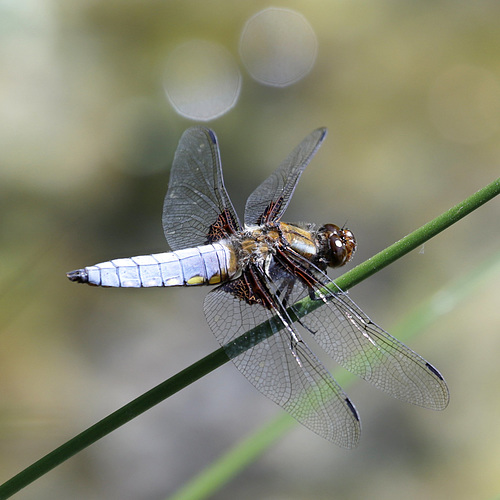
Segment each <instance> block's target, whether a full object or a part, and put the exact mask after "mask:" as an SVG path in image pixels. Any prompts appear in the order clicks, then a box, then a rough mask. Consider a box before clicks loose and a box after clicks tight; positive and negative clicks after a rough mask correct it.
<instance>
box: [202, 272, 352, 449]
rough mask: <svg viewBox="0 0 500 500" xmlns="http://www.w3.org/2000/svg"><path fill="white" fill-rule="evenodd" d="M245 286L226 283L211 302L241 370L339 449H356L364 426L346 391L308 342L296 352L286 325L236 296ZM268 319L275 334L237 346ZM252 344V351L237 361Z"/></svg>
mask: <svg viewBox="0 0 500 500" xmlns="http://www.w3.org/2000/svg"><path fill="white" fill-rule="evenodd" d="M239 279H240V280H241V279H242V278H239ZM236 281H237V280H236ZM239 286H241V287H244V286H245V285H244V283H242V282H240V283H237V282H236V283H235V282H230V283H227V284H224V285H221V286H219V287H218V288H216V289H214V290H212V291H211V292H210V293H209V294H208V295H207V297H206V299H205V314H206V317H207V321H208V324H209V325H210V328H211V329H212V331H213V333H214V335H215V336H216V338H217V340H218V341H219V343H220V344H221V345H222V346H223V347H225V349H226V352H227V354H228V356H229V357H231V358H232V361H233V363H234V364H235V365H236V368H238V370H239V371H240V372H241V373H242V374H243V375H244V376H245V377H246V378H247V379H248V380H249V381H250V382H251V383H252V384H253V385H254V386H255V387H256V388H257V389H258V390H259V391H260V392H261V393H262V394H264V395H265V396H267V397H268V398H270V399H271V400H273V401H274V402H275V403H277V404H278V405H279V406H281V407H282V408H283V409H284V410H286V411H287V412H288V413H290V414H291V415H292V416H293V417H294V418H296V419H297V420H298V421H299V422H301V423H302V424H303V425H305V426H306V427H308V428H309V429H311V430H312V431H314V432H316V433H317V434H319V435H320V436H322V437H324V438H326V439H328V440H330V441H332V442H334V443H335V444H337V445H339V446H342V447H345V448H352V447H354V446H356V444H357V442H358V440H359V435H360V432H361V426H360V423H359V419H358V417H357V413H356V410H355V409H354V407H353V406H352V403H350V401H349V399H348V398H347V396H346V395H345V394H344V392H343V391H342V389H341V387H340V386H339V385H338V384H337V382H336V381H335V380H334V379H333V377H332V376H331V375H330V373H329V372H328V371H327V370H326V369H325V368H324V367H323V365H322V364H321V363H320V362H319V360H318V359H317V358H316V357H315V356H314V354H313V353H312V352H311V351H310V349H309V348H308V347H307V345H306V344H305V343H304V342H303V341H300V342H299V343H298V344H297V345H296V346H295V354H294V353H292V350H291V337H290V334H289V333H288V332H287V331H286V330H285V329H283V324H282V323H281V321H280V320H279V319H278V318H277V317H276V316H274V318H273V314H272V313H271V312H270V311H269V310H267V309H266V308H264V307H263V306H262V305H260V304H258V303H249V302H247V301H246V300H244V299H242V298H239V297H238V296H237V295H235V290H236V289H238V287H239ZM249 295H251V294H249ZM249 295H247V298H248V296H249ZM268 320H271V321H270V327H271V328H272V329H273V332H274V334H273V335H272V336H270V337H267V338H264V337H265V334H264V333H263V330H262V329H260V330H258V331H254V332H253V333H252V334H251V335H246V336H245V337H243V338H241V339H240V340H239V341H236V342H232V341H234V340H235V339H238V338H239V337H241V336H242V335H243V334H245V333H246V332H247V331H248V330H251V329H253V328H255V327H256V326H257V325H260V324H261V323H264V322H266V321H268ZM296 335H297V338H298V334H297V333H296ZM263 338H264V340H262V339H263ZM228 344H229V345H228ZM248 346H250V347H249V349H247V350H245V351H244V352H242V353H241V354H239V355H236V357H234V356H235V353H237V352H239V350H240V349H241V348H242V347H248ZM298 360H300V364H299V362H298Z"/></svg>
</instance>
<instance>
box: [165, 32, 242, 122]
mask: <svg viewBox="0 0 500 500" xmlns="http://www.w3.org/2000/svg"><path fill="white" fill-rule="evenodd" d="M163 84H164V88H165V92H166V94H167V99H168V100H169V102H170V104H171V105H172V106H173V108H174V109H175V110H176V111H177V113H179V114H180V115H182V116H184V117H186V118H190V119H192V120H197V121H208V120H213V119H214V118H217V117H219V116H221V115H223V114H225V113H227V112H228V111H229V110H230V109H231V108H232V107H233V106H234V105H235V104H236V102H237V101H238V97H239V94H240V89H241V74H240V71H239V69H238V66H237V64H236V62H235V61H234V58H233V57H232V55H231V54H230V53H229V51H228V50H227V49H226V48H224V47H223V46H222V45H220V44H218V43H214V42H208V41H205V40H190V41H189V42H186V43H183V44H181V45H179V46H177V47H176V48H175V49H174V50H173V51H172V52H171V53H170V55H169V57H168V59H167V64H166V70H165V74H164V79H163Z"/></svg>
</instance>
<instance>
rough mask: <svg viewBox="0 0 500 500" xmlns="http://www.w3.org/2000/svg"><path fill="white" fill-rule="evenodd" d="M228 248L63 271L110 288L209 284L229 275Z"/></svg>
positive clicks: (189, 250) (218, 246)
mask: <svg viewBox="0 0 500 500" xmlns="http://www.w3.org/2000/svg"><path fill="white" fill-rule="evenodd" d="M231 256H232V250H231V249H230V248H229V247H227V246H226V245H223V244H221V243H215V244H213V245H204V246H199V247H195V248H186V249H183V250H177V251H175V252H165V253H157V254H153V255H140V256H137V257H130V258H126V259H114V260H110V261H108V262H102V263H100V264H96V265H95V266H89V267H85V268H84V269H78V270H76V271H71V272H69V273H67V276H68V278H69V279H70V280H71V281H76V282H78V283H88V284H89V285H96V286H110V287H131V288H138V287H152V286H184V285H213V284H217V283H220V282H222V281H225V280H226V279H229V278H231V277H232V276H233V275H234V273H235V271H236V270H235V269H231V267H234V266H231V264H230V263H231V262H234V259H231Z"/></svg>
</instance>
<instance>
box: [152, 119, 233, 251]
mask: <svg viewBox="0 0 500 500" xmlns="http://www.w3.org/2000/svg"><path fill="white" fill-rule="evenodd" d="M162 221H163V230H164V232H165V237H166V238H167V241H168V244H169V245H170V247H171V249H172V250H179V249H181V248H187V247H193V246H198V245H205V244H207V243H212V242H213V241H217V240H218V239H221V238H224V237H225V236H227V234H230V233H232V232H235V231H238V230H239V229H240V222H239V220H238V216H237V215H236V212H235V211H234V208H233V205H232V203H231V200H230V199H229V196H228V194H227V191H226V188H225V187H224V180H223V177H222V167H221V161H220V154H219V146H218V144H217V137H216V135H215V133H214V132H213V131H212V130H209V129H207V128H204V127H192V128H189V129H187V130H186V131H185V132H184V134H182V137H181V139H180V141H179V145H178V146H177V150H176V152H175V156H174V161H173V163H172V170H171V172H170V182H169V186H168V191H167V195H166V197H165V202H164V205H163V218H162Z"/></svg>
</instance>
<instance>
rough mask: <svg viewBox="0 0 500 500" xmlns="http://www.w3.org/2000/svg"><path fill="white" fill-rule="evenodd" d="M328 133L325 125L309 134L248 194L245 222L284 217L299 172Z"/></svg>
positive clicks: (270, 220) (274, 219) (273, 219)
mask: <svg viewBox="0 0 500 500" xmlns="http://www.w3.org/2000/svg"><path fill="white" fill-rule="evenodd" d="M325 137H326V128H319V129H317V130H315V131H314V132H312V133H311V134H309V135H308V136H307V137H306V138H305V139H304V140H303V141H302V142H301V143H300V144H299V145H298V146H297V147H296V148H295V149H294V150H293V151H292V152H291V153H290V155H289V156H288V157H287V158H286V160H285V161H283V162H282V163H281V165H280V166H279V167H278V168H277V169H276V170H275V171H274V173H273V174H271V175H270V176H269V177H268V178H267V179H266V180H265V181H264V182H263V183H262V184H261V185H260V186H259V187H258V188H257V189H256V190H255V191H254V192H253V193H252V194H251V195H250V196H249V198H248V200H247V202H246V207H245V224H247V225H254V224H263V223H264V222H273V221H277V220H279V219H280V218H281V216H282V215H283V213H284V212H285V210H286V208H287V206H288V204H289V202H290V198H291V196H292V194H293V192H294V191H295V187H296V186H297V182H298V181H299V178H300V175H301V174H302V172H303V171H304V169H305V168H306V167H307V165H308V164H309V162H310V161H311V159H312V157H313V156H314V154H315V153H316V151H317V150H318V148H319V147H320V146H321V143H322V142H323V140H324V138H325Z"/></svg>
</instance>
